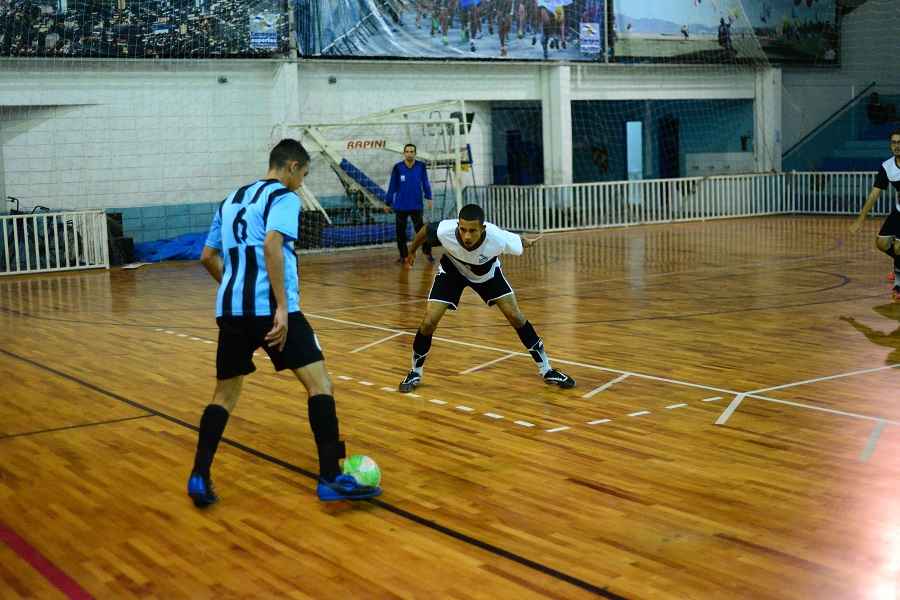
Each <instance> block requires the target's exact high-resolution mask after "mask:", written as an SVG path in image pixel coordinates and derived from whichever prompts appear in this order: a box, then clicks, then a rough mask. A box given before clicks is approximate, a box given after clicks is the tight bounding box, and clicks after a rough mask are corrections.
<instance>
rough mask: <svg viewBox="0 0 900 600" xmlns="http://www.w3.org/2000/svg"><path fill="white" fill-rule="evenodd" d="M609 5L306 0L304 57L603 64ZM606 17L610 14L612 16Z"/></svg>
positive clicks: (301, 36)
mask: <svg viewBox="0 0 900 600" xmlns="http://www.w3.org/2000/svg"><path fill="white" fill-rule="evenodd" d="M610 7H611V4H610V3H609V2H608V1H607V0H309V1H308V2H302V3H300V5H299V7H298V18H297V24H298V40H299V47H300V54H301V55H302V56H310V57H312V56H328V57H348V58H350V57H379V58H411V59H463V60H464V59H479V60H484V59H516V60H551V61H596V60H604V58H605V56H604V53H605V49H606V47H607V44H606V38H607V23H608V19H609V18H608V12H607V11H608V10H609V8H610ZM610 14H611V13H610Z"/></svg>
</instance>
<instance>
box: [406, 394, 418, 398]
mask: <svg viewBox="0 0 900 600" xmlns="http://www.w3.org/2000/svg"><path fill="white" fill-rule="evenodd" d="M406 395H407V396H409V397H410V398H421V397H422V396H420V395H418V394H406Z"/></svg>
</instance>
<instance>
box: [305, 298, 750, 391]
mask: <svg viewBox="0 0 900 600" xmlns="http://www.w3.org/2000/svg"><path fill="white" fill-rule="evenodd" d="M306 316H307V317H312V318H315V319H324V320H325V321H332V322H334V323H343V324H344V325H356V326H357V327H365V328H367V329H377V330H379V331H387V332H390V333H402V334H404V335H409V336H414V335H415V333H410V332H408V331H399V330H397V329H391V328H390V327H382V326H381V325H370V324H368V323H359V322H357V321H348V320H346V319H335V318H334V317H326V316H323V315H315V314H312V313H306ZM432 339H435V340H438V341H441V342H447V343H448V344H456V345H457V346H466V347H468V348H478V349H480V350H491V351H493V352H502V353H504V354H516V355H519V356H527V357H529V358H530V357H531V355H530V354H528V353H527V352H514V351H511V350H504V349H503V348H496V347H494V346H485V345H483V344H473V343H471V342H463V341H460V340H453V339H450V338H444V337H438V336H434V338H432ZM550 359H551V360H552V361H553V362H554V363H560V364H563V365H572V366H575V367H584V368H586V369H594V370H597V371H606V372H607V373H618V374H620V375H630V376H632V377H640V378H642V379H650V380H652V381H661V382H663V383H672V384H674V385H681V386H685V387H691V388H697V389H700V390H708V391H710V392H720V393H723V394H727V395H729V396H732V395H734V394H738V393H740V392H737V391H735V390H726V389H723V388H717V387H714V386H711V385H703V384H700V383H690V382H688V381H679V380H678V379H668V378H666V377H657V376H656V375H647V374H645V373H638V372H635V371H622V370H620V369H610V368H609V367H601V366H599V365H592V364H587V363H582V362H577V361H574V360H566V359H564V358H557V357H554V356H551V357H550Z"/></svg>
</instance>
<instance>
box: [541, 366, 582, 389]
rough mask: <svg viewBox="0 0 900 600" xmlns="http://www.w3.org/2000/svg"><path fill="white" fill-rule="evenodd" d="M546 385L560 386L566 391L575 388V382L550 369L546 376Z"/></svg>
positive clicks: (563, 374) (560, 372)
mask: <svg viewBox="0 0 900 600" xmlns="http://www.w3.org/2000/svg"><path fill="white" fill-rule="evenodd" d="M544 383H546V384H547V385H558V386H559V387H561V388H562V389H564V390H568V389H571V388H573V387H575V380H574V379H572V378H571V377H569V376H568V375H566V374H565V373H563V372H562V371H557V370H556V369H550V370H549V371H547V372H546V373H545V374H544Z"/></svg>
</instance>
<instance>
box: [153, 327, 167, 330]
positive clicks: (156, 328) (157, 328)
mask: <svg viewBox="0 0 900 600" xmlns="http://www.w3.org/2000/svg"><path fill="white" fill-rule="evenodd" d="M153 331H165V329H160V328H159V327H155V328H154V329H153Z"/></svg>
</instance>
